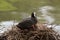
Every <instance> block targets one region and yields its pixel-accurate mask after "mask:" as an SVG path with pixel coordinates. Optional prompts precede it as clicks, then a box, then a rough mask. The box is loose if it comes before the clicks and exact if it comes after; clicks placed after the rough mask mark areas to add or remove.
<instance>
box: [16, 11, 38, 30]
mask: <svg viewBox="0 0 60 40" xmlns="http://www.w3.org/2000/svg"><path fill="white" fill-rule="evenodd" d="M36 23H37V18H36V16H35V13H34V12H32V14H31V17H30V18H26V19H25V20H23V21H21V22H20V23H19V24H18V25H17V27H18V28H20V29H29V28H31V27H32V25H35V24H36Z"/></svg>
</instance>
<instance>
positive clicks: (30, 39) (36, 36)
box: [0, 27, 60, 40]
mask: <svg viewBox="0 0 60 40" xmlns="http://www.w3.org/2000/svg"><path fill="white" fill-rule="evenodd" d="M59 38H60V37H59V36H58V35H56V33H55V32H54V31H53V30H51V29H48V28H46V30H45V29H44V28H43V30H39V29H38V28H37V30H35V31H33V30H27V29H26V30H20V29H19V28H17V27H15V28H13V29H12V30H11V31H9V32H8V33H4V35H2V36H0V40H60V39H59Z"/></svg>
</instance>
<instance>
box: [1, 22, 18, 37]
mask: <svg viewBox="0 0 60 40" xmlns="http://www.w3.org/2000/svg"><path fill="white" fill-rule="evenodd" d="M17 24H18V22H14V21H3V22H0V36H1V35H2V34H3V33H4V32H8V31H9V30H11V29H12V27H14V26H13V25H17Z"/></svg>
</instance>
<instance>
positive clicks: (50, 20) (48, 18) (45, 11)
mask: <svg viewBox="0 0 60 40" xmlns="http://www.w3.org/2000/svg"><path fill="white" fill-rule="evenodd" d="M52 10H54V7H52V6H43V7H40V8H39V11H40V12H41V13H42V16H43V19H44V20H45V22H46V23H48V24H52V23H53V22H54V21H55V19H54V18H53V17H52V16H51V15H52V13H50V12H49V11H52Z"/></svg>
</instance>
